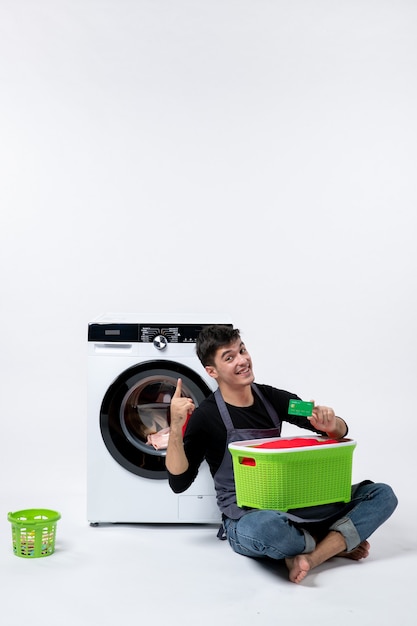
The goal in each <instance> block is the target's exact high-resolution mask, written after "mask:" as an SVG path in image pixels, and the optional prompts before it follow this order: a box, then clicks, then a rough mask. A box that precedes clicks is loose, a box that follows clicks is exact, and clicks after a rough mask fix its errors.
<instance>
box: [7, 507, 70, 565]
mask: <svg viewBox="0 0 417 626" xmlns="http://www.w3.org/2000/svg"><path fill="white" fill-rule="evenodd" d="M60 518H61V515H60V513H57V511H50V510H49V509H25V510H22V511H16V512H15V513H9V514H8V516H7V519H8V520H9V522H11V524H12V541H13V552H14V553H15V554H16V556H21V557H24V558H36V557H41V556H49V555H50V554H53V552H54V551H55V537H56V524H57V521H58V520H59V519H60Z"/></svg>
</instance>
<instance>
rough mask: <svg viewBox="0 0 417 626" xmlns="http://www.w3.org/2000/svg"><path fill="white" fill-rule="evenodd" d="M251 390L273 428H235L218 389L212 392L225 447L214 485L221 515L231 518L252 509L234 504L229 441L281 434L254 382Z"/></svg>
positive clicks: (272, 412)
mask: <svg viewBox="0 0 417 626" xmlns="http://www.w3.org/2000/svg"><path fill="white" fill-rule="evenodd" d="M252 390H253V391H254V392H255V393H256V394H257V396H258V397H259V398H260V400H261V401H262V403H263V404H264V406H265V408H266V410H267V413H268V415H269V417H270V418H271V420H272V423H273V424H274V426H275V428H268V429H258V428H235V427H234V426H233V422H232V420H231V417H230V414H229V411H228V409H227V407H226V403H225V401H224V400H223V397H222V394H221V393H220V389H216V391H215V392H214V398H215V400H216V403H217V407H218V409H219V411H220V415H221V417H222V420H223V423H224V425H225V427H226V431H227V435H226V449H225V451H224V456H223V460H222V462H221V464H220V467H219V469H218V470H217V472H216V473H215V475H214V485H215V488H216V494H217V504H218V507H219V509H220V511H221V512H222V514H223V515H225V516H226V517H230V518H231V519H239V518H240V517H242V516H243V515H245V513H248V511H251V510H252V509H249V508H245V509H242V508H240V507H238V506H237V504H236V487H235V479H234V473H233V460H232V455H231V453H230V450H229V448H228V445H229V443H233V442H234V441H245V440H246V439H262V438H266V437H279V436H280V435H281V422H280V419H279V417H278V415H277V412H276V411H275V409H274V407H273V406H272V404H271V403H270V402H269V401H268V400H267V399H266V398H265V397H264V395H263V394H262V393H261V391H260V390H259V389H258V387H257V386H256V385H255V384H252Z"/></svg>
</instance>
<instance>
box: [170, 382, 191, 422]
mask: <svg viewBox="0 0 417 626" xmlns="http://www.w3.org/2000/svg"><path fill="white" fill-rule="evenodd" d="M194 409H195V404H194V402H193V401H192V400H191V398H186V397H184V396H183V395H182V380H181V378H179V379H178V382H177V387H176V389H175V393H174V395H173V396H172V399H171V428H172V427H175V426H180V427H181V428H182V426H183V425H184V424H185V422H186V421H187V418H188V417H189V416H190V415H191V413H192V412H193V411H194Z"/></svg>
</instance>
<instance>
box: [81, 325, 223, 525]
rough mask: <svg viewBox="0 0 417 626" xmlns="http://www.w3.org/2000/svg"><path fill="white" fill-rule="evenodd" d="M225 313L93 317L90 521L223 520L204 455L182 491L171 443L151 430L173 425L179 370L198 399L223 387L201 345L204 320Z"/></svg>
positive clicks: (187, 389) (90, 342)
mask: <svg viewBox="0 0 417 626" xmlns="http://www.w3.org/2000/svg"><path fill="white" fill-rule="evenodd" d="M218 323H219V324H228V321H227V320H224V319H213V318H204V319H200V320H199V321H198V322H196V321H195V319H194V318H190V319H188V317H187V316H181V319H170V318H167V317H166V316H165V315H163V316H159V317H155V316H149V315H147V316H137V315H112V314H106V315H103V316H100V317H98V318H97V319H95V320H93V321H91V322H90V323H89V325H88V443H87V516H88V520H89V522H90V523H91V524H99V523H100V522H113V523H117V522H125V523H129V522H131V523H142V522H143V523H217V522H219V521H220V513H219V510H218V508H217V504H216V497H215V492H214V487H213V479H212V477H211V475H210V472H209V469H208V466H207V464H206V463H205V462H204V463H203V464H202V466H201V467H200V472H199V474H198V476H197V478H196V480H195V481H194V483H193V484H192V485H191V486H190V487H189V489H188V490H187V491H186V492H184V493H182V494H175V493H173V492H172V491H171V489H170V487H169V484H168V478H167V472H166V468H165V455H166V450H165V449H158V448H159V446H158V444H156V445H152V444H151V443H149V441H152V437H150V435H151V434H153V433H155V432H160V431H163V432H166V431H165V430H164V429H166V428H169V407H170V401H171V397H172V394H173V393H174V391H175V388H176V384H177V380H178V378H181V379H182V381H183V392H184V395H186V396H188V397H191V398H192V399H193V401H194V403H195V405H196V406H198V405H199V404H200V403H201V401H202V400H203V399H204V398H205V397H207V395H208V394H209V393H211V391H213V390H214V389H215V387H216V384H215V382H214V380H213V379H212V378H211V377H210V376H208V375H207V373H206V372H205V370H204V368H203V367H202V365H201V363H200V361H199V360H198V357H197V355H196V352H195V341H196V337H197V335H198V333H199V332H200V330H201V329H202V328H203V326H206V325H210V324H218Z"/></svg>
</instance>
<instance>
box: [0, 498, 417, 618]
mask: <svg viewBox="0 0 417 626" xmlns="http://www.w3.org/2000/svg"><path fill="white" fill-rule="evenodd" d="M2 500H3V499H2ZM7 501H8V504H9V505H10V507H11V508H10V510H16V509H17V508H22V506H21V498H19V494H16V493H14V494H13V495H12V494H9V495H8V497H7ZM18 503H19V504H18ZM13 505H15V508H13ZM29 506H33V505H32V504H29ZM38 506H48V507H49V508H54V509H55V510H59V511H60V512H61V514H62V519H61V520H60V521H59V522H58V526H57V541H56V551H55V553H54V554H53V555H51V556H48V557H45V558H38V559H24V558H19V557H16V556H15V555H14V554H13V552H12V547H11V530H10V524H9V522H8V521H7V510H5V509H4V501H3V503H2V509H3V510H2V514H1V520H0V538H1V541H0V589H1V608H0V616H1V621H2V623H3V624H5V625H7V626H23V625H25V626H26V624H30V626H36V625H38V624H42V625H44V624H59V626H66V625H71V626H74V624H76V625H77V626H84V625H91V624H94V625H101V626H114V625H115V624H119V625H120V624H122V623H127V624H137V625H138V626H139V625H140V624H144V623H145V622H144V621H143V620H147V623H150V620H152V622H155V623H158V622H161V621H163V622H165V623H174V624H179V623H181V624H182V625H183V626H188V625H191V624H193V625H194V624H197V625H198V626H205V625H206V624H207V625H208V624H216V623H217V624H229V626H230V625H233V624H239V626H245V625H250V626H253V625H256V624H275V623H279V622H281V620H284V619H287V620H291V622H290V623H291V625H292V626H294V625H297V624H305V623H309V624H320V626H323V625H325V624H330V623H337V625H338V626H344V625H345V624H346V625H347V624H349V625H350V624H352V623H355V624H358V625H359V626H366V625H368V624H369V626H371V625H372V626H375V624H378V626H393V625H394V624H396V625H398V626H408V625H411V624H413V625H414V624H415V620H416V617H415V615H416V609H417V600H416V598H417V594H416V591H415V572H416V567H417V541H416V515H415V504H413V503H412V502H411V501H410V502H408V503H404V502H402V503H400V505H399V507H398V509H397V511H396V512H395V513H394V515H393V517H392V518H391V519H390V520H389V521H388V522H387V523H386V524H385V525H384V526H383V527H382V528H381V529H379V531H377V532H376V533H375V535H374V536H373V537H372V538H371V555H370V556H369V558H368V559H367V560H366V561H361V562H352V561H348V560H347V559H340V558H336V559H333V560H332V561H331V562H328V563H326V564H325V565H323V566H321V567H320V568H317V569H316V570H314V572H312V573H311V574H310V575H309V577H308V578H307V579H306V580H305V581H304V582H303V583H302V584H301V585H295V584H293V583H290V582H289V581H288V579H287V572H286V569H285V567H284V566H282V565H280V564H276V563H272V562H264V561H262V562H261V561H255V560H251V559H248V558H245V557H241V556H238V555H236V554H234V553H233V552H232V550H231V549H230V548H229V546H228V544H227V543H226V542H221V541H219V540H218V539H217V538H216V531H217V528H216V527H215V526H185V525H181V526H177V525H174V526H165V525H162V526H161V525H102V526H99V527H90V526H89V525H88V523H87V522H86V519H85V496H84V494H82V493H80V494H78V495H71V494H66V493H65V490H64V492H63V493H61V494H60V495H59V496H56V497H52V498H49V501H48V503H43V504H41V505H38ZM5 618H7V619H5Z"/></svg>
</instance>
